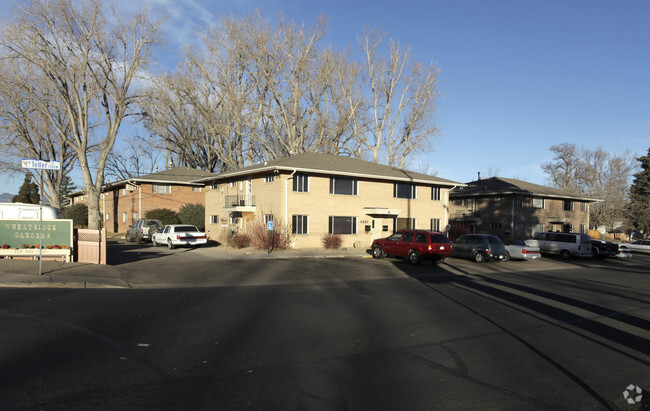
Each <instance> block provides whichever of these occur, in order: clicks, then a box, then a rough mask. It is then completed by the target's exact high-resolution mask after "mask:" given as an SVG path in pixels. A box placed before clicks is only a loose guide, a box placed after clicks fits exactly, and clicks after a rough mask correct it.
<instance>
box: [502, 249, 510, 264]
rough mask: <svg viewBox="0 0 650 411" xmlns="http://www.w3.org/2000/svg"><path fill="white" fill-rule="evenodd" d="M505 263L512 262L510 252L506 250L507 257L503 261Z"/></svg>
mask: <svg viewBox="0 0 650 411" xmlns="http://www.w3.org/2000/svg"><path fill="white" fill-rule="evenodd" d="M503 261H510V252H509V251H508V250H506V257H505V258H504V259H503Z"/></svg>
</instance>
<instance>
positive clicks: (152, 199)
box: [70, 167, 213, 233]
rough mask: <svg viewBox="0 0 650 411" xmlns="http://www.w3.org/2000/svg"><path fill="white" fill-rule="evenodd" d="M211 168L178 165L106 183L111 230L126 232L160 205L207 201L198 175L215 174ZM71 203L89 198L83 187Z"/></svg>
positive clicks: (104, 209)
mask: <svg viewBox="0 0 650 411" xmlns="http://www.w3.org/2000/svg"><path fill="white" fill-rule="evenodd" d="M212 175H213V174H212V173H209V172H207V171H201V170H196V169H193V168H189V167H175V168H172V169H169V170H165V171H161V172H158V173H153V174H148V175H145V176H142V177H136V178H131V179H127V180H121V181H116V182H113V183H108V184H105V185H104V187H103V188H102V191H103V192H102V195H101V199H100V202H99V208H100V210H101V213H102V215H103V221H104V226H105V227H106V229H107V231H108V232H114V233H123V232H126V230H127V229H128V228H129V226H130V225H133V223H134V222H135V221H137V220H138V219H140V218H145V213H146V212H147V211H149V210H153V209H157V208H167V209H170V210H174V211H178V210H180V208H181V207H182V206H183V205H185V204H201V205H204V203H205V194H204V192H203V191H204V187H203V183H197V182H193V181H194V180H196V179H199V178H202V177H206V176H212ZM70 198H71V203H72V204H78V203H83V202H85V196H84V193H83V192H82V191H80V192H76V193H73V194H71V196H70Z"/></svg>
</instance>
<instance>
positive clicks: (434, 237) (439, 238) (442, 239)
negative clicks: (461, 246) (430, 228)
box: [430, 234, 449, 243]
mask: <svg viewBox="0 0 650 411" xmlns="http://www.w3.org/2000/svg"><path fill="white" fill-rule="evenodd" d="M430 236H431V242H432V243H448V242H449V239H448V238H447V236H446V235H443V234H430Z"/></svg>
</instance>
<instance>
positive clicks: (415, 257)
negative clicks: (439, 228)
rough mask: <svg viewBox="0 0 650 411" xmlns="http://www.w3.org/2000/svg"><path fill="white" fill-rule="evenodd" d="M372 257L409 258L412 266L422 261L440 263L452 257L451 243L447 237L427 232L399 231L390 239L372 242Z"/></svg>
mask: <svg viewBox="0 0 650 411" xmlns="http://www.w3.org/2000/svg"><path fill="white" fill-rule="evenodd" d="M371 248H372V256H373V257H374V258H382V257H385V256H394V257H402V258H404V257H407V258H408V261H409V262H410V263H411V264H418V263H420V261H422V260H430V261H431V262H433V263H439V262H442V261H444V260H445V258H447V257H449V256H450V255H451V242H450V241H449V239H448V238H447V236H446V235H444V234H442V233H438V232H435V231H427V230H403V231H397V232H395V233H394V234H393V235H391V236H390V237H388V238H381V239H376V240H374V241H373V242H372V245H371Z"/></svg>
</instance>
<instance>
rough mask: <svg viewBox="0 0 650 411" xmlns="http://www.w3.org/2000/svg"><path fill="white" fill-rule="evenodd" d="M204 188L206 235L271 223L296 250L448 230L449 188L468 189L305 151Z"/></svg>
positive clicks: (214, 180) (234, 173)
mask: <svg viewBox="0 0 650 411" xmlns="http://www.w3.org/2000/svg"><path fill="white" fill-rule="evenodd" d="M196 182H201V183H204V184H205V185H206V193H205V209H206V233H207V235H208V237H209V238H210V239H213V240H217V241H219V240H223V239H224V236H226V235H227V234H228V233H231V232H245V231H246V228H247V226H248V225H249V223H251V222H255V221H257V222H264V223H267V222H268V221H273V224H274V225H277V224H281V225H283V226H284V227H286V229H287V230H288V231H289V232H291V233H292V234H293V239H294V247H296V248H304V247H320V246H322V238H323V237H324V236H325V235H327V234H340V235H341V237H342V239H343V244H342V246H343V247H354V246H356V247H367V246H369V245H370V243H371V242H372V240H373V239H375V238H381V237H386V236H388V235H389V234H390V233H392V232H393V231H394V230H397V229H402V228H408V227H413V228H419V229H432V230H437V231H439V230H444V227H445V225H446V223H447V221H448V219H449V211H448V206H449V190H450V189H452V188H453V187H458V186H463V185H464V184H462V183H458V182H454V181H451V180H446V179H442V178H438V177H434V176H429V175H426V174H421V173H416V172H412V171H407V170H401V169H397V168H394V167H389V166H385V165H381V164H375V163H371V162H367V161H363V160H357V159H354V158H350V157H341V156H334V155H328V154H318V153H302V154H298V155H295V156H292V157H286V158H281V159H278V160H273V161H269V162H267V163H264V164H257V165H253V166H249V167H245V168H242V169H239V170H235V171H232V172H227V173H222V174H219V175H216V176H214V177H209V178H203V179H199V180H196Z"/></svg>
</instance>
